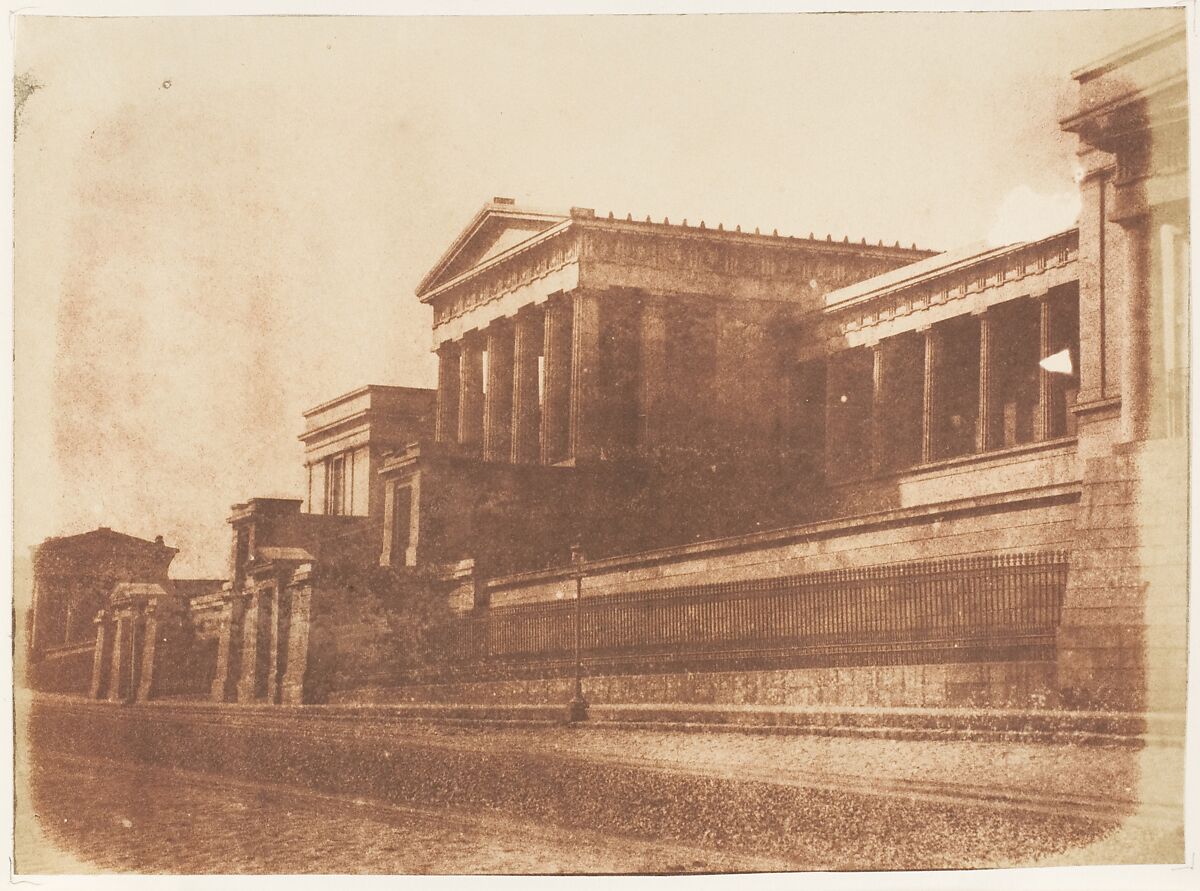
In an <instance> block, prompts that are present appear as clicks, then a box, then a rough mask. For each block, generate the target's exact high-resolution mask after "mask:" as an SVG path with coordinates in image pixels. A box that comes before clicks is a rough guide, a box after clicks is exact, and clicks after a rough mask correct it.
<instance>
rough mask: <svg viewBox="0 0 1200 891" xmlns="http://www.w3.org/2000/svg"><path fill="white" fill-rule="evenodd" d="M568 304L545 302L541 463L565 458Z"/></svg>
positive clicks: (568, 384) (568, 387)
mask: <svg viewBox="0 0 1200 891" xmlns="http://www.w3.org/2000/svg"><path fill="white" fill-rule="evenodd" d="M571 324H572V312H571V303H570V301H569V300H568V299H567V298H565V297H557V298H551V299H550V300H549V301H547V303H546V309H545V330H544V332H543V337H544V343H543V349H542V352H543V355H544V356H545V360H544V363H543V364H544V368H545V380H544V382H543V399H542V436H541V446H542V463H543V464H554V463H555V462H557V461H561V460H562V459H563V458H565V457H566V453H567V444H568V435H567V434H568V426H567V425H568V412H569V408H568V406H569V405H570V397H571Z"/></svg>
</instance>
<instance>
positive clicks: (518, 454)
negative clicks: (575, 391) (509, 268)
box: [510, 307, 545, 464]
mask: <svg viewBox="0 0 1200 891" xmlns="http://www.w3.org/2000/svg"><path fill="white" fill-rule="evenodd" d="M544 337H545V333H544V322H543V321H542V318H541V314H540V313H538V312H537V310H536V309H535V308H534V307H526V308H525V309H523V310H521V311H520V312H518V313H517V317H516V320H515V321H514V323H513V378H512V450H511V453H510V459H511V460H512V462H513V463H514V464H531V463H537V461H538V459H539V452H540V448H539V435H538V428H539V426H540V421H541V412H540V409H539V393H538V359H539V358H540V357H541V355H542V340H543V338H544Z"/></svg>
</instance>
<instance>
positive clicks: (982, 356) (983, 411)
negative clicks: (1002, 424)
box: [975, 312, 994, 452]
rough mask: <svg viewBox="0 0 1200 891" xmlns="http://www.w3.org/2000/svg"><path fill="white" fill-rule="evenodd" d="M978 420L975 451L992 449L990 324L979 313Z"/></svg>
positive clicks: (991, 348) (991, 349) (985, 315)
mask: <svg viewBox="0 0 1200 891" xmlns="http://www.w3.org/2000/svg"><path fill="white" fill-rule="evenodd" d="M978 318H979V420H978V428H977V430H976V433H975V442H976V443H977V450H978V451H980V452H986V451H987V450H988V449H990V448H991V447H992V353H993V352H994V349H993V345H992V324H991V317H990V316H989V315H988V314H987V313H986V312H981V313H979V316H978Z"/></svg>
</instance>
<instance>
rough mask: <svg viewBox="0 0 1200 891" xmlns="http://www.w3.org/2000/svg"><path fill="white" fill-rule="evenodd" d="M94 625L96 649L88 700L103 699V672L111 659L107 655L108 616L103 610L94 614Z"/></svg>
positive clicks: (93, 655)
mask: <svg viewBox="0 0 1200 891" xmlns="http://www.w3.org/2000/svg"><path fill="white" fill-rule="evenodd" d="M92 621H93V622H95V623H96V649H94V650H93V651H92V683H91V686H90V687H89V688H88V698H89V699H103V698H104V694H105V693H106V692H107V691H106V690H105V683H104V682H105V677H104V670H105V669H106V668H107V667H108V664H109V660H110V659H111V658H112V657H111V655H110V654H109V650H108V644H109V630H108V614H107V613H106V612H105V611H104V610H100V612H98V613H96V618H95V619H93V620H92Z"/></svg>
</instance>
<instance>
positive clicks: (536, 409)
mask: <svg viewBox="0 0 1200 891" xmlns="http://www.w3.org/2000/svg"><path fill="white" fill-rule="evenodd" d="M514 230H516V231H519V233H520V235H521V236H522V237H524V239H525V240H522V241H518V242H517V243H516V244H515V245H514V244H512V242H511V238H509V235H510V233H511V232H512V231H514ZM530 231H534V232H535V233H536V234H534V235H533V236H532V237H529V234H530ZM506 245H507V247H505V246H506ZM928 253H929V252H927V251H918V250H916V249H915V248H910V249H904V248H900V247H899V246H898V245H897V246H894V247H883V246H882V245H873V246H869V245H867V244H865V242H863V243H860V244H851V243H850V242H849V241H848V240H846V241H842V242H834V241H833V240H832V239H831V238H827V239H825V240H818V239H814V238H812V237H811V236H810V237H809V238H807V239H796V238H785V237H780V236H778V235H770V236H765V235H761V234H759V233H757V232H756V233H754V234H749V233H742V232H741V231H732V232H729V231H725V230H724V229H723V228H719V229H707V228H705V227H704V224H703V223H701V224H700V226H699V227H695V226H688V225H687V223H686V221H685V222H684V223H683V224H682V225H672V224H670V223H669V222H667V221H664V222H663V223H652V222H650V221H649V220H646V221H645V222H634V221H633V220H632V219H626V220H615V219H613V218H612V217H611V216H610V217H609V218H608V219H600V218H597V217H596V215H595V214H594V212H592V211H591V210H587V209H580V208H574V209H572V211H571V213H570V214H569V215H566V216H556V215H548V214H532V213H529V212H526V211H520V210H517V209H516V208H515V207H513V206H512V203H511V202H510V201H508V200H507V199H496V200H495V201H494V202H492V203H491V204H489V205H487V206H486V207H485V208H484V209H483V211H481V213H480V214H479V215H478V216H477V217H476V219H475V220H474V221H473V222H472V224H471V225H470V226H468V228H467V229H466V230H465V231H464V233H463V235H462V236H460V238H459V240H458V241H457V242H455V244H454V245H453V246H452V247H451V249H450V251H449V252H448V253H447V254H446V256H444V257H443V259H442V260H441V261H440V262H439V264H438V265H437V266H436V267H435V268H434V270H433V271H432V272H431V273H430V274H429V276H427V277H426V280H425V281H424V282H422V284H421V286H420V288H419V289H418V294H419V296H420V297H421V299H422V300H423V301H424V302H426V303H430V304H432V305H433V308H434V332H433V333H434V341H435V349H436V352H437V354H438V395H437V424H436V433H435V436H436V439H437V441H438V442H440V443H443V444H452V445H455V446H457V447H458V448H460V449H461V450H463V451H464V452H465V453H467V454H470V455H477V456H479V457H481V458H482V459H483V460H485V461H489V462H511V463H516V464H524V463H541V464H551V465H553V464H569V465H570V464H576V463H577V462H584V463H587V462H594V461H603V460H609V459H613V458H621V457H630V456H634V455H640V456H648V455H652V454H654V453H655V451H656V450H657V449H659V448H661V447H662V446H664V445H666V444H668V443H671V444H673V445H675V446H677V447H678V446H679V445H680V444H681V442H684V443H686V447H687V448H691V449H699V450H704V449H705V448H709V447H714V446H715V447H719V446H721V445H729V444H730V443H733V442H738V441H744V440H750V441H754V442H756V443H761V441H762V439H763V437H762V436H761V435H759V436H747V435H744V431H742V430H741V428H742V427H748V428H749V429H750V430H752V431H754V432H756V433H761V432H762V431H765V430H767V429H769V428H770V427H771V426H772V423H773V421H772V420H771V419H772V418H773V417H774V416H776V415H778V413H779V411H780V410H781V406H783V405H786V400H785V399H783V398H782V391H780V392H777V393H773V394H770V396H769V398H768V399H766V400H765V401H764V400H760V399H749V400H745V399H739V398H738V397H737V393H738V390H739V387H740V386H741V385H743V384H745V383H746V380H745V378H746V375H745V371H746V369H748V368H749V369H753V370H755V371H758V372H760V373H759V374H757V375H755V378H756V380H761V378H762V377H763V374H762V373H761V372H762V371H764V370H765V371H766V373H767V374H768V375H769V376H774V377H780V376H784V377H786V374H785V373H784V372H783V365H782V364H781V357H782V356H783V355H784V354H785V346H784V338H785V336H786V335H787V334H788V333H790V331H791V329H792V327H793V325H792V323H795V322H796V321H797V320H798V319H800V318H801V317H802V316H803V315H805V314H806V313H810V312H812V311H813V310H814V309H816V308H817V307H818V306H819V302H820V298H821V296H822V295H823V294H824V293H825V292H826V291H827V290H829V289H830V288H834V287H837V286H839V285H842V284H846V283H849V282H851V281H856V280H859V279H862V278H865V277H868V276H870V275H872V274H876V273H878V272H881V271H884V270H886V269H891V268H894V267H896V266H900V265H903V264H905V263H908V262H911V261H912V260H914V259H920V258H922V257H925V256H928ZM477 258H482V259H477ZM472 262H473V264H474V265H470V264H471V263H472ZM464 264H467V265H466V268H465V269H464V268H463V266H464ZM681 269H682V270H684V271H685V274H683V275H681V274H680V272H681ZM734 306H736V310H733V311H732V312H731V311H730V310H731V309H732V308H733V307H734ZM747 332H752V334H748V333H747ZM723 356H724V357H726V358H728V357H735V358H736V359H737V361H736V362H731V361H723V360H722V357H723ZM776 403H779V405H776ZM753 412H759V413H761V414H762V415H763V417H762V418H757V419H756V418H747V417H746V415H747V414H749V413H753ZM672 427H679V431H677V433H683V434H684V435H683V436H680V435H674V436H672V435H668V431H669V430H670V429H671V428H672Z"/></svg>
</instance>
